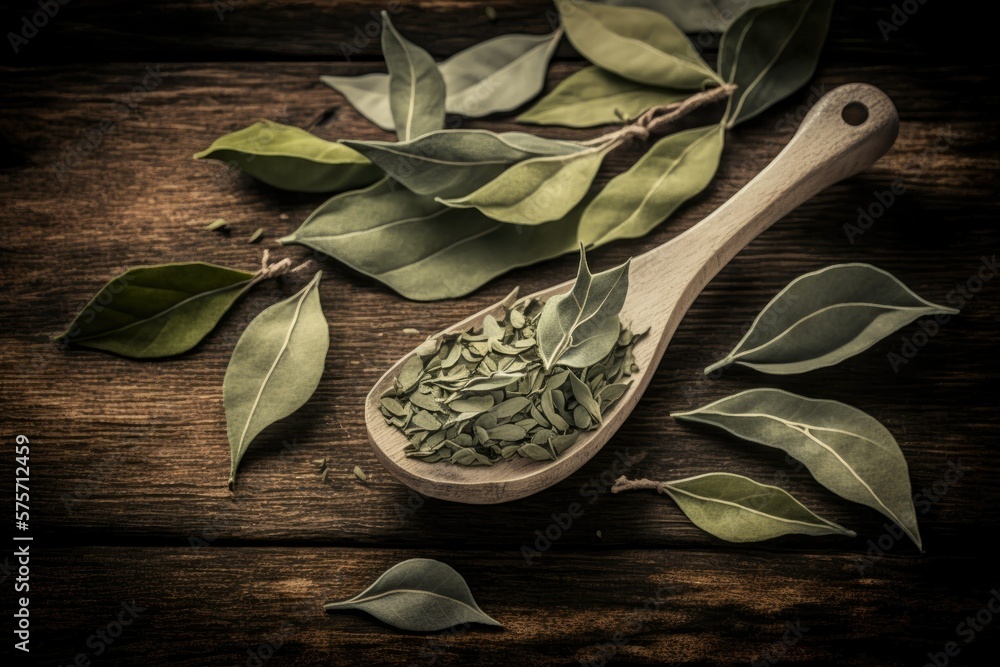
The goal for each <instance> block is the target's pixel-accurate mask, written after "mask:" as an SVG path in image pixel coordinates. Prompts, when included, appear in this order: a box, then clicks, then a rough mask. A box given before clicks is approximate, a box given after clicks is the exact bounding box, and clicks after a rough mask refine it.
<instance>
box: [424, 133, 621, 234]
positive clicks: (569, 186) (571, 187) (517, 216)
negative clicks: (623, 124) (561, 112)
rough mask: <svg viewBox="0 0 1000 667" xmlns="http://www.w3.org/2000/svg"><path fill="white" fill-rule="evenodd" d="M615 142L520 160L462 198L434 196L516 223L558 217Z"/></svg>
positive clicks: (571, 204) (537, 222)
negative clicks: (572, 151) (571, 151)
mask: <svg viewBox="0 0 1000 667" xmlns="http://www.w3.org/2000/svg"><path fill="white" fill-rule="evenodd" d="M616 146H617V144H616V143H614V142H612V143H608V144H604V145H598V146H593V147H588V148H587V149H586V150H582V151H578V152H576V153H571V154H569V155H556V156H545V157H536V158H530V159H528V160H523V161H522V162H518V163H517V164H515V165H513V166H511V167H510V168H508V169H507V170H506V171H504V172H503V173H501V174H500V175H499V176H497V177H496V178H494V179H493V180H491V181H489V182H488V183H486V184H485V185H483V186H482V187H480V188H479V189H477V190H475V191H473V192H471V193H469V194H468V195H465V196H464V197H454V198H450V199H446V198H442V197H438V198H437V200H438V201H439V202H441V203H442V204H445V205H446V206H449V207H451V208H475V209H478V210H479V211H481V212H482V213H484V214H486V215H487V216H489V217H490V218H493V219H494V220H499V221H501V222H508V223H513V224H517V225H540V224H542V223H546V222H551V221H553V220H560V219H562V218H563V217H565V216H566V215H567V214H569V212H570V210H572V209H573V207H574V206H576V205H577V204H578V203H579V202H580V201H581V200H582V199H583V198H584V197H585V196H586V195H587V192H588V190H590V184H591V183H592V182H593V180H594V177H595V176H596V175H597V171H598V170H599V169H600V168H601V163H602V162H604V158H605V157H606V156H607V154H608V153H610V152H611V151H612V150H614V149H615V148H616Z"/></svg>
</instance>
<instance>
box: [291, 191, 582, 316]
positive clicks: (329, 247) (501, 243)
mask: <svg viewBox="0 0 1000 667" xmlns="http://www.w3.org/2000/svg"><path fill="white" fill-rule="evenodd" d="M583 206H584V204H581V205H580V206H578V207H577V209H575V210H574V211H573V212H572V213H571V214H570V215H567V216H566V217H564V218H563V219H562V220H558V221H555V222H551V223H547V224H544V225H536V226H519V225H508V224H504V223H501V222H497V221H496V220H493V219H491V218H488V217H486V216H485V215H483V214H481V213H480V212H479V211H476V210H474V209H452V208H448V207H447V206H444V205H442V204H439V203H437V202H435V201H434V200H433V199H431V198H430V197H424V196H422V195H417V194H414V193H413V192H410V191H409V190H407V189H406V188H404V187H402V186H401V185H399V184H398V183H392V182H390V181H388V180H382V181H379V182H378V183H376V184H374V185H372V186H370V187H368V188H366V189H364V190H357V191H354V192H346V193H343V194H340V195H337V196H335V197H332V198H331V199H329V200H327V202H326V203H324V204H323V205H322V206H320V207H319V208H318V209H316V210H315V211H314V212H313V213H312V214H311V215H310V216H309V217H308V218H307V219H306V221H305V222H303V223H302V226H301V227H299V229H298V230H297V231H295V232H294V233H293V234H291V235H290V236H286V237H285V238H283V239H281V242H282V243H286V244H287V243H294V244H299V245H304V246H307V247H309V248H312V249H314V250H318V251H319V252H322V253H325V254H327V255H329V256H331V257H333V258H334V259H336V260H338V261H340V262H343V263H344V264H347V265H348V266H350V267H351V268H353V269H355V270H356V271H359V272H361V273H364V274H365V275H368V276H371V277H373V278H375V279H376V280H379V281H380V282H382V283H383V284H385V285H387V286H389V287H390V288H392V289H394V290H395V291H397V292H399V293H400V294H402V295H403V296H404V297H406V298H408V299H414V300H417V301H433V300H437V299H449V298H455V297H459V296H463V295H465V294H468V293H469V292H471V291H473V290H475V289H477V288H479V287H481V286H482V285H484V284H485V283H487V282H489V281H490V280H492V279H493V278H495V277H496V276H498V275H500V274H502V273H506V272H507V271H509V270H510V269H513V268H516V267H519V266H526V265H528V264H533V263H535V262H539V261H542V260H545V259H550V258H552V257H558V256H559V255H563V254H565V253H567V252H572V250H573V249H574V248H576V247H577V242H576V228H577V224H578V223H579V215H580V213H581V212H582V208H583Z"/></svg>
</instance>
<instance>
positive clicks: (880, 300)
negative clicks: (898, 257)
mask: <svg viewBox="0 0 1000 667" xmlns="http://www.w3.org/2000/svg"><path fill="white" fill-rule="evenodd" d="M956 313H958V311H957V310H955V309H954V308H946V307H945V306H939V305H937V304H935V303H931V302H930V301H927V300H926V299H922V298H921V297H919V296H917V295H916V294H914V293H913V292H912V291H911V290H910V289H909V288H908V287H907V286H906V285H904V284H903V283H902V282H900V281H899V280H898V279H897V278H895V277H894V276H893V275H892V274H890V273H888V272H887V271H883V270H882V269H879V268H877V267H874V266H871V265H870V264H859V263H852V264H834V265H833V266H828V267H826V268H825V269H820V270H819V271H814V272H812V273H807V274H805V275H803V276H799V277H798V278H796V279H795V280H793V281H792V282H790V283H789V284H788V285H787V286H785V288H784V289H783V290H781V291H780V292H779V293H778V295H777V296H776V297H774V298H773V299H771V302H770V303H768V304H767V305H766V306H764V309H763V310H762V311H761V312H760V314H759V315H757V317H756V319H754V321H753V324H752V325H750V330H749V331H748V332H747V333H746V335H745V336H744V337H743V340H741V341H740V342H739V343H737V345H736V347H735V348H733V350H732V352H730V353H729V354H728V355H726V357H725V358H724V359H722V360H720V361H718V362H716V363H714V364H712V365H711V366H709V367H708V368H706V369H705V373H706V374H707V373H711V372H712V371H714V370H716V369H718V368H722V367H724V366H728V365H729V364H732V363H736V364H741V365H743V366H748V367H750V368H753V369H755V370H758V371H761V372H762V373H771V374H774V375H789V374H793V373H805V372H807V371H811V370H815V369H817V368H824V367H826V366H832V365H834V364H838V363H840V362H841V361H843V360H844V359H848V358H850V357H853V356H854V355H856V354H860V353H861V352H864V351H865V350H867V349H868V348H869V347H871V346H872V345H874V344H875V343H877V342H878V341H880V340H882V339H883V338H885V337H886V336H888V335H889V334H891V333H893V332H894V331H897V330H898V329H901V328H902V327H904V326H906V325H907V324H909V323H910V322H913V321H914V320H916V319H917V318H920V317H923V316H924V315H943V314H951V315H953V314H956Z"/></svg>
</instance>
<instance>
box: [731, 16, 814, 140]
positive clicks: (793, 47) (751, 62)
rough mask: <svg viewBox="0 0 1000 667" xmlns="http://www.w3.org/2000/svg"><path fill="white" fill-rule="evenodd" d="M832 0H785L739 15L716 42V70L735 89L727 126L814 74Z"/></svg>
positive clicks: (794, 88)
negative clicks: (720, 39) (717, 48)
mask: <svg viewBox="0 0 1000 667" xmlns="http://www.w3.org/2000/svg"><path fill="white" fill-rule="evenodd" d="M832 11H833V0H785V1H784V2H776V3H772V4H768V5H765V6H763V7H756V8H753V9H750V10H749V11H747V12H745V13H743V14H741V15H740V16H739V18H737V19H736V20H735V21H734V22H733V23H732V25H730V26H729V27H728V28H727V29H726V31H725V33H723V35H722V41H721V42H720V43H719V73H720V74H722V77H723V79H725V80H726V81H727V82H729V83H734V84H736V86H737V88H736V91H735V92H734V93H733V95H732V96H731V97H730V98H729V103H728V106H727V107H726V125H727V127H733V126H734V125H737V124H738V123H742V122H743V121H745V120H749V119H751V118H753V117H754V116H756V115H758V114H759V113H761V112H762V111H764V110H765V109H767V108H768V107H770V106H771V105H772V104H774V103H775V102H778V101H780V100H783V99H784V98H786V97H788V95H790V94H792V93H793V92H795V91H796V90H798V89H799V88H800V87H802V86H803V85H805V83H806V82H808V81H809V79H810V78H812V75H813V72H814V71H815V70H816V62H817V60H819V53H820V50H821V49H822V47H823V41H824V40H825V39H826V32H827V28H828V27H829V25H830V14H831V13H832Z"/></svg>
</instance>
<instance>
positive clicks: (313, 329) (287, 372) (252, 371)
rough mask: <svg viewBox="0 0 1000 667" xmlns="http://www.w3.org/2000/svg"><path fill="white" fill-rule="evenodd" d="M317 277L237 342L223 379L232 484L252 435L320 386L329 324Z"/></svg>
mask: <svg viewBox="0 0 1000 667" xmlns="http://www.w3.org/2000/svg"><path fill="white" fill-rule="evenodd" d="M321 275H322V272H318V273H317V274H316V276H315V277H314V278H313V279H312V280H311V281H310V282H309V284H308V285H306V286H305V287H303V288H302V290H300V291H299V292H298V293H297V294H295V295H293V296H291V297H289V298H288V299H285V300H284V301H280V302H278V303H276V304H274V305H273V306H271V307H270V308H267V309H266V310H264V311H263V312H262V313H260V314H259V315H258V316H257V317H255V318H254V319H253V320H252V321H251V322H250V324H248V325H247V328H246V329H245V330H244V331H243V335H241V336H240V339H239V341H237V343H236V348H235V349H234V350H233V356H232V358H230V360H229V366H228V367H227V368H226V376H225V379H224V380H223V383H222V396H223V404H224V405H225V409H226V429H227V431H228V435H229V447H230V454H231V459H232V460H231V466H230V472H229V484H230V486H232V485H233V484H234V483H235V481H236V469H237V468H238V467H239V465H240V460H241V459H242V458H243V455H244V454H245V453H246V451H247V448H248V447H249V446H250V443H251V442H252V441H253V439H254V438H256V437H257V435H258V434H259V433H260V432H261V431H263V430H264V429H265V428H267V427H268V426H270V425H271V424H273V423H274V422H276V421H278V420H279V419H284V418H285V417H287V416H288V415H290V414H292V413H293V412H295V411H296V410H298V409H299V408H300V407H302V406H303V405H304V404H305V402H306V401H308V400H309V398H310V397H311V396H312V394H313V392H314V391H316V387H317V386H318V385H319V380H320V376H322V375H323V367H324V365H325V362H326V352H327V350H328V349H329V347H330V327H329V325H328V324H327V322H326V318H325V317H324V316H323V309H322V307H321V306H320V302H319V280H320V277H321Z"/></svg>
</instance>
